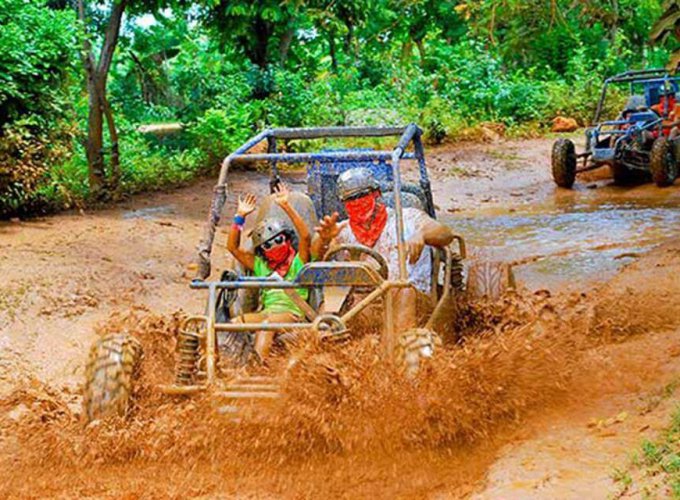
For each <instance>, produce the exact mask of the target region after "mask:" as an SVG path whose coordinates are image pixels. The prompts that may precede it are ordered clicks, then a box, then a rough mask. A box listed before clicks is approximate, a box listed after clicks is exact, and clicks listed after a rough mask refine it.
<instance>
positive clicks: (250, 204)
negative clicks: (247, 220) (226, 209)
mask: <svg viewBox="0 0 680 500" xmlns="http://www.w3.org/2000/svg"><path fill="white" fill-rule="evenodd" d="M256 207H257V198H255V195H254V194H252V193H248V194H246V195H245V196H243V197H241V196H239V198H238V205H237V206H236V213H237V214H239V215H240V216H242V217H246V216H248V215H249V214H251V213H253V212H254V211H255V208H256Z"/></svg>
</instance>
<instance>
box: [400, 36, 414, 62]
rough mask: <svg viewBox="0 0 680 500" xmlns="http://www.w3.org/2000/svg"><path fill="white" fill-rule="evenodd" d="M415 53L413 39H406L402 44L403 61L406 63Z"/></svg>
mask: <svg viewBox="0 0 680 500" xmlns="http://www.w3.org/2000/svg"><path fill="white" fill-rule="evenodd" d="M412 54H413V42H411V40H406V41H405V42H404V44H403V45H402V46H401V62H402V63H405V62H406V61H408V60H409V59H410V58H411V55H412Z"/></svg>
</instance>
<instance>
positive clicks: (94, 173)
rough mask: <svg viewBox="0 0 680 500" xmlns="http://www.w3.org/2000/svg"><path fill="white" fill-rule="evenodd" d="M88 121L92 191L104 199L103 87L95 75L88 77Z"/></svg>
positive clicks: (89, 169) (95, 195) (88, 152)
mask: <svg viewBox="0 0 680 500" xmlns="http://www.w3.org/2000/svg"><path fill="white" fill-rule="evenodd" d="M87 79H88V82H87V93H88V108H89V110H88V119H87V144H86V146H85V150H86V153H87V165H88V179H89V183H90V191H91V193H92V195H93V196H94V197H95V198H100V197H102V195H103V193H104V192H105V191H106V171H105V169H104V155H103V152H104V133H103V132H104V130H103V127H104V117H103V113H102V108H101V105H100V102H101V98H100V95H99V92H100V90H99V89H100V88H101V86H100V85H98V83H97V77H96V75H95V74H89V75H88V78H87Z"/></svg>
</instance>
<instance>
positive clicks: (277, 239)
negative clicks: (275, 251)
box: [260, 234, 286, 250]
mask: <svg viewBox="0 0 680 500" xmlns="http://www.w3.org/2000/svg"><path fill="white" fill-rule="evenodd" d="M284 241H286V237H285V236H284V235H283V234H279V235H278V236H274V237H273V238H272V239H271V240H267V241H265V242H264V243H262V245H260V246H261V247H262V249H263V250H269V249H271V248H274V247H277V246H279V245H281V244H282V243H283V242H284Z"/></svg>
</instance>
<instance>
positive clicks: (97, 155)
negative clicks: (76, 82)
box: [77, 0, 128, 199]
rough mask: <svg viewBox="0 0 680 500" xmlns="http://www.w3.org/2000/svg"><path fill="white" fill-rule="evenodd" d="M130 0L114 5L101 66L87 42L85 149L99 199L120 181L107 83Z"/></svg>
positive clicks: (82, 13) (94, 192)
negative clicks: (107, 147)
mask: <svg viewBox="0 0 680 500" xmlns="http://www.w3.org/2000/svg"><path fill="white" fill-rule="evenodd" d="M127 3H128V0H119V1H118V2H114V4H113V7H112V8H111V16H110V18H109V24H108V26H107V28H106V34H105V36H104V44H103V46H102V50H101V54H100V56H99V63H98V64H96V65H95V61H94V56H93V54H92V45H91V44H90V42H89V40H88V39H87V38H85V39H84V40H83V52H82V61H83V67H84V69H85V75H86V78H87V93H88V107H89V111H88V130H87V143H86V146H85V149H86V155H87V164H88V180H89V183H90V191H91V194H92V196H93V197H94V198H95V199H103V198H107V197H108V196H109V193H110V190H111V189H114V190H115V189H117V187H118V182H119V180H120V168H119V165H120V163H119V157H118V134H117V131H116V127H115V124H114V121H113V115H112V113H111V108H110V106H109V104H108V101H107V99H106V80H107V78H108V74H109V69H110V68H111V62H112V60H113V54H114V52H115V50H116V45H117V43H118V37H119V34H120V25H121V21H122V18H123V13H124V12H125V8H126V7H127ZM77 9H78V17H79V19H80V21H81V22H82V23H83V24H85V23H86V20H85V6H84V4H83V0H78V4H77ZM105 118H106V121H107V124H108V130H109V138H110V140H111V163H110V166H111V177H110V179H108V180H107V176H106V168H105V163H104V119H105Z"/></svg>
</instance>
